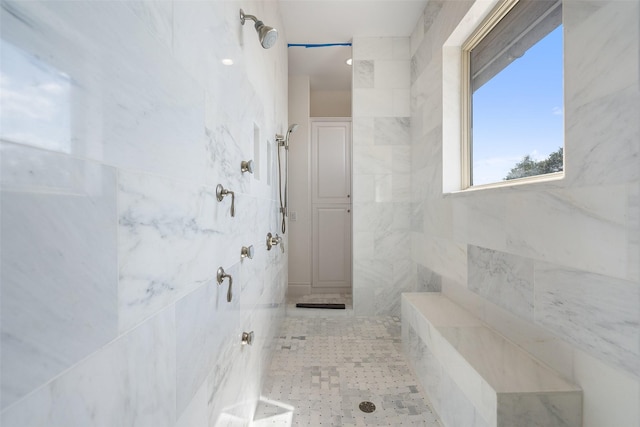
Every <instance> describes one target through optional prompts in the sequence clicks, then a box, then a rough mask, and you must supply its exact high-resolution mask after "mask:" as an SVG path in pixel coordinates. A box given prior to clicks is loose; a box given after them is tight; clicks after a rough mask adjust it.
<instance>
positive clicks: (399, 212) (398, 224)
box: [391, 202, 411, 244]
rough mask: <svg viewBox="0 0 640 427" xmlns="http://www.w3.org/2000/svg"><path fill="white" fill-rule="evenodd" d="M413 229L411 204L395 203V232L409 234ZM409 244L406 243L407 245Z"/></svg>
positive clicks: (392, 226)
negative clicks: (411, 228)
mask: <svg viewBox="0 0 640 427" xmlns="http://www.w3.org/2000/svg"><path fill="white" fill-rule="evenodd" d="M410 227H411V204H410V203H408V202H395V203H394V206H393V221H392V223H391V229H392V230H393V231H399V232H403V233H405V232H408V231H410ZM406 243H407V242H405V244H406Z"/></svg>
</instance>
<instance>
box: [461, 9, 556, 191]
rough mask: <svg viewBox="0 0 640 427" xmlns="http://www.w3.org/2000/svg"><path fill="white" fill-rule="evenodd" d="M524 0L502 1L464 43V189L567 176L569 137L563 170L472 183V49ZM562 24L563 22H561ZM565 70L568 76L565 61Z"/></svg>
mask: <svg viewBox="0 0 640 427" xmlns="http://www.w3.org/2000/svg"><path fill="white" fill-rule="evenodd" d="M519 1H520V0H503V1H501V2H499V3H498V5H497V6H495V7H494V9H493V10H492V11H491V12H490V13H489V14H488V16H487V17H486V18H485V19H484V20H483V21H482V22H481V23H480V25H479V26H478V27H477V28H476V30H475V31H473V32H472V33H471V35H470V36H469V38H467V40H466V41H465V42H464V43H463V44H462V46H461V56H462V57H461V77H462V81H461V82H460V92H461V99H460V107H461V108H460V118H461V126H460V139H461V141H460V144H461V145H460V154H461V167H460V175H461V176H460V183H461V190H463V191H464V190H475V189H482V188H494V187H506V186H513V185H520V184H528V183H535V182H545V181H555V180H560V179H563V178H564V176H565V164H566V162H565V160H566V150H565V143H564V142H565V141H564V138H563V142H562V147H563V150H562V164H563V170H562V171H561V172H553V173H546V174H540V175H533V176H527V177H523V178H516V179H510V180H502V181H498V182H492V183H487V184H479V185H473V184H472V166H473V147H472V144H473V141H472V132H471V129H472V126H471V121H472V117H473V111H472V104H473V101H472V100H473V93H472V90H471V51H472V50H473V49H474V48H475V47H476V46H478V44H479V43H480V42H481V41H482V40H483V39H484V37H485V36H486V35H487V34H489V33H490V32H491V31H492V30H493V29H494V28H495V26H496V25H498V23H499V22H500V21H501V20H502V19H503V18H504V17H505V16H506V15H507V14H508V13H509V12H510V11H511V9H513V8H514V7H515V6H516V4H518V3H519ZM561 25H562V24H561ZM563 49H564V37H563ZM562 74H563V76H564V64H563V70H562ZM563 108H564V94H563ZM565 132H566V127H564V128H563V136H564V134H565Z"/></svg>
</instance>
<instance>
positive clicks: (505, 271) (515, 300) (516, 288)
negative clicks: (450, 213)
mask: <svg viewBox="0 0 640 427" xmlns="http://www.w3.org/2000/svg"><path fill="white" fill-rule="evenodd" d="M467 256H468V259H469V261H468V264H467V268H468V269H469V272H468V280H469V284H468V287H469V289H470V290H472V291H474V292H476V293H477V294H478V295H480V296H482V297H484V298H486V299H488V300H489V301H491V302H493V303H495V304H497V305H499V306H500V307H502V308H504V309H507V310H509V311H511V312H513V313H514V314H516V315H518V316H521V317H524V318H527V319H530V320H533V285H534V283H533V260H530V259H526V258H521V257H517V256H515V255H510V254H506V253H501V252H496V251H492V250H490V249H486V248H480V247H477V246H469V247H468V249H467Z"/></svg>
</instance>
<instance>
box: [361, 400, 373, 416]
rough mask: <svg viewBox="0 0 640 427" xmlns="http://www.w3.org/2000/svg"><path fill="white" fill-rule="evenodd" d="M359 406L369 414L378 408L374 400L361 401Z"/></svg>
mask: <svg viewBox="0 0 640 427" xmlns="http://www.w3.org/2000/svg"><path fill="white" fill-rule="evenodd" d="M359 407H360V410H361V411H362V412H366V413H368V414H369V413H371V412H373V411H375V410H376V405H374V404H373V403H372V402H361V403H360V405H359Z"/></svg>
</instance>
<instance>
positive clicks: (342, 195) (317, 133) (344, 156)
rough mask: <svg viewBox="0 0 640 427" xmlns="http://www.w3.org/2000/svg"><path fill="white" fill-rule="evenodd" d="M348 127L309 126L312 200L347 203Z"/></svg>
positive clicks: (349, 175) (348, 183)
mask: <svg viewBox="0 0 640 427" xmlns="http://www.w3.org/2000/svg"><path fill="white" fill-rule="evenodd" d="M350 125H351V124H350V123H348V122H338V123H333V122H317V123H312V124H311V149H312V155H311V156H312V157H311V158H312V181H311V182H312V188H313V191H312V200H313V203H314V204H317V203H349V202H350V195H351V126H350Z"/></svg>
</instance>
